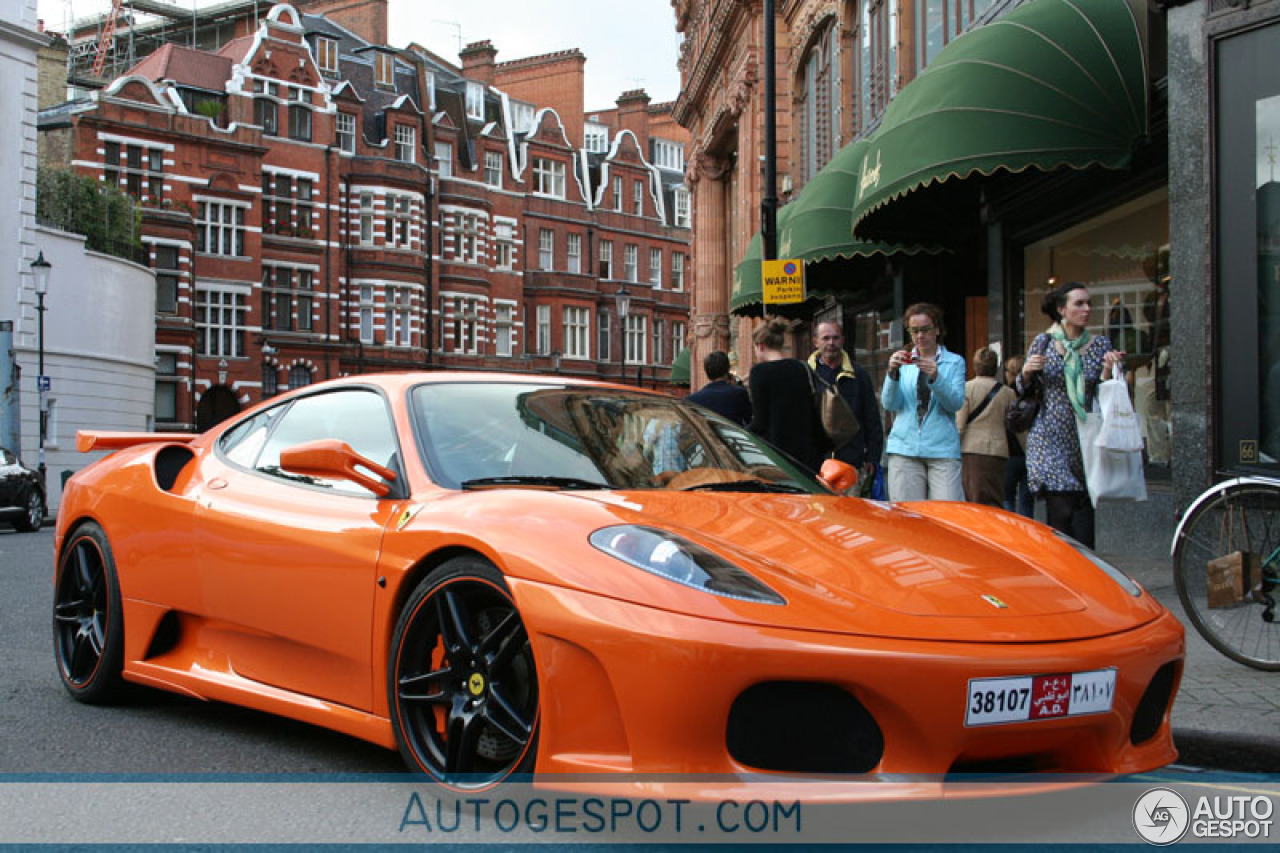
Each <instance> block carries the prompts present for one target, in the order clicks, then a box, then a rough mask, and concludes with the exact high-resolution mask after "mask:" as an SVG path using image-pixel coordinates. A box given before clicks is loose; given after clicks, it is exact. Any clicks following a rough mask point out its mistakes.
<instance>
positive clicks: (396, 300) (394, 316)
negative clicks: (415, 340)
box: [386, 285, 413, 347]
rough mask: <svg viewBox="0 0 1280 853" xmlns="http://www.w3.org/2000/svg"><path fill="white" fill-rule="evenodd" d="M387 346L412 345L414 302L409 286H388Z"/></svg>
mask: <svg viewBox="0 0 1280 853" xmlns="http://www.w3.org/2000/svg"><path fill="white" fill-rule="evenodd" d="M386 299H387V310H386V318H387V324H386V325H387V340H386V343H387V346H391V347H407V346H410V345H411V341H412V338H411V332H412V330H411V328H410V326H409V323H410V322H411V320H412V317H413V312H412V310H411V309H412V304H411V297H410V295H409V288H407V287H395V286H393V285H388V286H387V296H386Z"/></svg>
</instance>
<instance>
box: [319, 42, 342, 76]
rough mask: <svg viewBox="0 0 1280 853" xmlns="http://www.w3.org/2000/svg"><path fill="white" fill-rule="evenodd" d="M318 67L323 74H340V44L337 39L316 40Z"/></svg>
mask: <svg viewBox="0 0 1280 853" xmlns="http://www.w3.org/2000/svg"><path fill="white" fill-rule="evenodd" d="M315 57H316V67H318V68H319V69H320V73H321V74H331V75H332V74H337V73H338V42H337V41H336V40H335V39H330V38H324V37H323V36H317V37H316V40H315Z"/></svg>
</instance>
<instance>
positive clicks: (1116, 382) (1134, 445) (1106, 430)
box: [1096, 370, 1142, 452]
mask: <svg viewBox="0 0 1280 853" xmlns="http://www.w3.org/2000/svg"><path fill="white" fill-rule="evenodd" d="M1098 407H1099V409H1100V410H1101V411H1102V426H1101V429H1099V430H1098V438H1097V440H1096V441H1097V444H1098V446H1099V447H1105V448H1107V449H1108V450H1120V451H1125V452H1133V451H1141V450H1142V423H1141V421H1139V420H1138V415H1137V413H1136V412H1134V410H1133V401H1132V400H1130V399H1129V386H1128V384H1127V383H1126V382H1125V381H1124V372H1123V371H1121V370H1116V371H1115V375H1114V376H1113V377H1112V378H1111V379H1108V380H1107V381H1106V382H1103V383H1102V384H1100V385H1099V386H1098Z"/></svg>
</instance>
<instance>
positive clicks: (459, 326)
mask: <svg viewBox="0 0 1280 853" xmlns="http://www.w3.org/2000/svg"><path fill="white" fill-rule="evenodd" d="M453 349H454V352H460V353H470V354H474V353H476V352H479V350H480V300H479V299H476V298H474V297H470V296H459V297H458V298H457V300H455V302H454V315H453Z"/></svg>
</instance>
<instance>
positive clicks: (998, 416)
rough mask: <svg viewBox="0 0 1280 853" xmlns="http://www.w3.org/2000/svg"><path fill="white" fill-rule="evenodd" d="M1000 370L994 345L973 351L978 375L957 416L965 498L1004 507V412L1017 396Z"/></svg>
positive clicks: (1006, 450)
mask: <svg viewBox="0 0 1280 853" xmlns="http://www.w3.org/2000/svg"><path fill="white" fill-rule="evenodd" d="M999 369H1000V357H999V356H997V355H996V353H995V350H993V349H991V348H990V347H983V348H981V349H980V350H978V351H977V352H975V353H974V354H973V373H974V377H973V378H972V379H970V380H969V381H968V382H966V383H965V386H964V405H963V406H961V407H960V411H959V413H958V414H957V415H956V428H957V429H958V430H959V431H960V453H961V473H960V478H961V481H962V482H963V484H964V497H965V500H967V501H969V502H970V503H979V504H986V505H988V506H994V507H1003V506H1004V478H1005V473H1006V471H1005V469H1006V468H1007V467H1008V461H1009V442H1008V441H1007V440H1006V439H1005V436H1004V414H1005V412H1007V411H1009V404H1010V403H1012V402H1013V401H1014V400H1016V399H1017V394H1015V393H1014V392H1013V389H1011V388H1009V387H1008V386H1006V385H1005V384H1004V383H1003V382H1001V381H1000V380H999V379H997V378H996V373H998V372H999Z"/></svg>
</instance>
